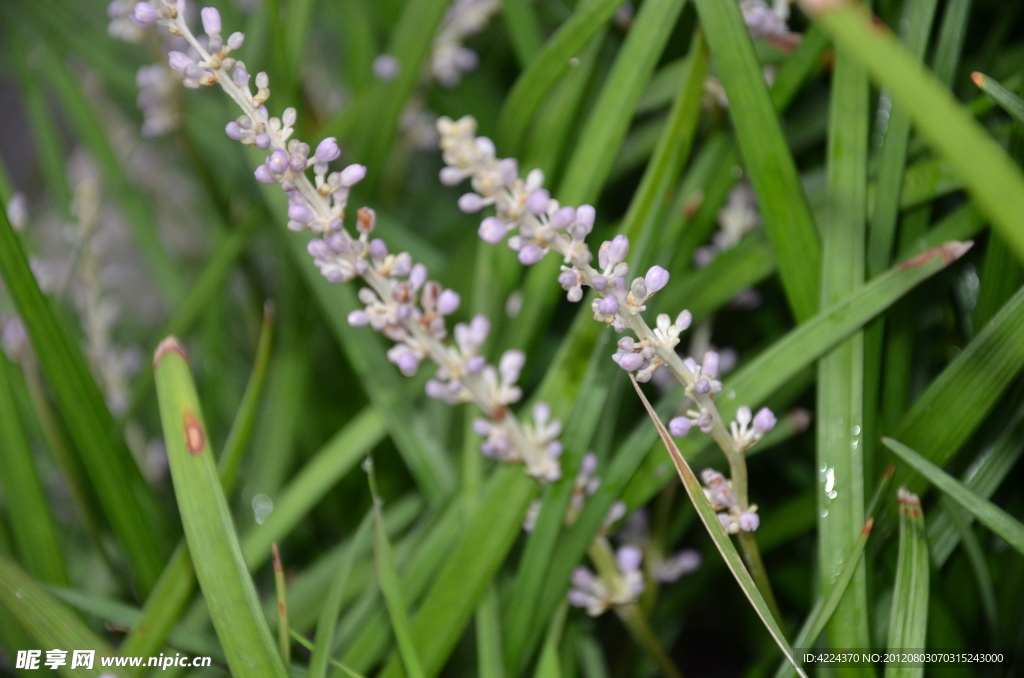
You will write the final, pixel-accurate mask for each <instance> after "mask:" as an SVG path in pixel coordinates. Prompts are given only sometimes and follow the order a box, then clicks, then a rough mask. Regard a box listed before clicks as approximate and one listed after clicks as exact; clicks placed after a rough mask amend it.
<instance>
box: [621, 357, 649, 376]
mask: <svg viewBox="0 0 1024 678" xmlns="http://www.w3.org/2000/svg"><path fill="white" fill-rule="evenodd" d="M643 365H644V357H643V356H642V355H640V354H639V353H625V354H622V357H620V358H619V367H621V368H622V369H624V370H626V371H627V372H635V371H637V370H639V369H640V368H641V367H643Z"/></svg>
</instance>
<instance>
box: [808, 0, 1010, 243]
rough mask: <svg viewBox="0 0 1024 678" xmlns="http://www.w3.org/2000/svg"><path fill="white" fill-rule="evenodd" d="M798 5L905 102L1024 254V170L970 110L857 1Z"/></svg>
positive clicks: (898, 100)
mask: <svg viewBox="0 0 1024 678" xmlns="http://www.w3.org/2000/svg"><path fill="white" fill-rule="evenodd" d="M801 5H803V7H804V8H805V9H806V10H807V11H808V12H809V14H810V16H812V17H813V18H814V20H815V21H816V22H817V23H818V24H819V25H821V26H822V28H824V29H825V30H826V31H827V32H828V33H829V34H830V35H831V36H832V37H833V38H834V39H835V40H836V41H837V42H838V43H839V44H841V45H843V46H845V47H846V48H847V49H848V50H849V51H850V53H851V54H853V55H854V56H855V57H856V58H857V59H858V60H859V61H861V62H862V63H863V64H864V65H865V67H866V68H867V69H868V72H869V73H871V75H872V76H873V77H874V78H875V79H876V80H877V81H878V82H879V83H880V84H881V85H883V86H885V87H886V88H888V89H889V91H891V92H892V96H893V99H894V100H895V102H896V103H898V104H901V105H903V106H905V107H906V109H907V111H908V112H909V113H910V117H911V120H912V121H913V123H914V125H915V126H916V128H917V130H918V131H919V132H920V134H921V136H922V137H924V139H925V140H926V141H928V143H929V144H930V145H931V146H932V147H934V148H935V149H936V150H937V151H939V153H940V154H941V155H942V156H943V157H944V158H945V159H946V160H947V161H948V162H949V163H950V164H951V165H952V166H953V167H955V168H956V169H957V171H958V172H959V173H960V175H961V177H962V178H963V181H964V185H965V186H966V187H967V189H968V191H969V192H970V193H971V195H972V196H973V197H974V199H975V200H976V201H977V204H978V207H979V208H980V209H981V210H982V211H983V212H984V213H985V214H986V215H988V217H989V218H990V219H991V220H992V225H993V226H995V227H996V228H997V229H999V231H1000V233H1001V234H1002V235H1003V237H1004V238H1006V240H1007V242H1008V243H1009V244H1010V246H1011V247H1012V248H1013V249H1014V251H1016V253H1017V254H1018V256H1019V257H1021V258H1024V216H1022V215H1024V175H1022V174H1021V171H1020V169H1019V168H1018V167H1016V166H1015V165H1014V163H1013V162H1012V161H1011V160H1010V159H1009V158H1008V157H1007V155H1006V153H1005V152H1004V151H1003V150H1002V149H1001V148H1000V147H999V146H998V144H996V142H995V141H993V140H992V138H991V137H990V136H989V135H988V134H986V133H985V131H984V130H983V129H982V127H981V126H980V125H979V124H978V123H977V122H976V121H975V120H974V118H973V117H972V116H971V114H970V112H969V111H968V110H967V109H965V108H964V107H962V106H960V105H959V104H958V103H957V102H956V101H955V100H954V99H953V97H952V95H951V94H950V93H949V91H948V90H946V88H945V87H943V86H942V84H941V83H940V82H939V81H938V80H937V79H936V78H935V77H934V76H932V75H931V74H930V73H928V72H927V71H926V70H925V69H924V68H923V67H922V65H921V64H920V63H919V62H917V61H915V60H914V58H913V56H912V55H910V54H908V53H907V52H906V51H905V50H903V49H902V48H901V47H900V46H899V45H898V44H897V43H896V41H895V40H894V39H893V38H892V36H891V35H889V34H888V33H887V32H885V31H881V30H878V29H877V28H875V27H874V26H873V25H872V23H871V17H870V15H869V14H868V12H866V11H865V10H864V9H863V8H862V7H860V6H858V5H854V4H852V3H847V2H844V1H840V2H826V3H820V2H819V3H817V4H816V5H815V4H813V3H811V2H809V1H808V0H802V2H801ZM816 8H817V9H816Z"/></svg>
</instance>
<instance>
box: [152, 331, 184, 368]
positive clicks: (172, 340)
mask: <svg viewBox="0 0 1024 678" xmlns="http://www.w3.org/2000/svg"><path fill="white" fill-rule="evenodd" d="M168 353H177V354H179V355H180V356H181V357H182V358H184V359H185V362H186V363H187V362H188V353H186V352H185V347H184V346H182V345H181V342H180V341H178V338H177V337H176V336H174V335H173V334H172V335H171V336H169V337H165V338H164V340H163V341H161V342H160V345H159V346H157V347H156V351H155V352H154V353H153V369H154V370H155V369H156V367H157V365H159V364H160V360H161V359H162V358H163V357H164V356H165V355H167V354H168Z"/></svg>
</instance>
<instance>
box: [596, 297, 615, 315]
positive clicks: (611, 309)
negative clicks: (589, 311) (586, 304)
mask: <svg viewBox="0 0 1024 678" xmlns="http://www.w3.org/2000/svg"><path fill="white" fill-rule="evenodd" d="M597 310H598V311H600V312H601V313H604V314H607V315H615V314H616V313H618V312H619V300H618V299H617V298H616V297H614V296H611V295H609V296H607V297H602V298H601V299H600V300H599V301H598V302H597Z"/></svg>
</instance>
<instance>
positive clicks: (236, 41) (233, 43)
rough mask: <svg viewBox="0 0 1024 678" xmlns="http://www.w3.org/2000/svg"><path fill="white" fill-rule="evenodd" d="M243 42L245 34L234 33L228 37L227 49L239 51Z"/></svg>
mask: <svg viewBox="0 0 1024 678" xmlns="http://www.w3.org/2000/svg"><path fill="white" fill-rule="evenodd" d="M244 42H245V33H240V32H238V31H235V32H234V33H232V34H231V35H229V36H228V49H239V48H241V46H242V44H243V43H244Z"/></svg>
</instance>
